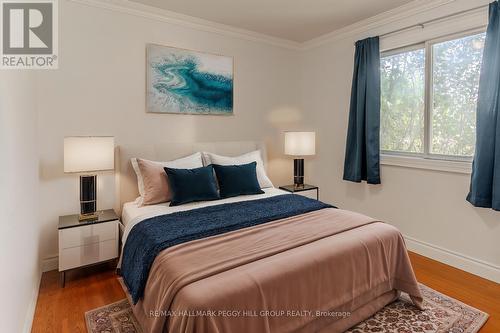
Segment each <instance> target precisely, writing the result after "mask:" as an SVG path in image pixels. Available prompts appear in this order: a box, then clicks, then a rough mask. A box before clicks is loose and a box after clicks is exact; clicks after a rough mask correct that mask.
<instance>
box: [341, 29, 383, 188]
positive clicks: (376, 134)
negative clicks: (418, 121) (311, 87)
mask: <svg viewBox="0 0 500 333" xmlns="http://www.w3.org/2000/svg"><path fill="white" fill-rule="evenodd" d="M344 180H349V181H353V182H358V183H359V182H361V181H362V180H366V181H367V182H368V184H380V47H379V38H378V37H371V38H367V39H364V40H360V41H357V42H356V52H355V56H354V74H353V78H352V91H351V107H350V110H349V128H348V132H347V143H346V152H345V162H344Z"/></svg>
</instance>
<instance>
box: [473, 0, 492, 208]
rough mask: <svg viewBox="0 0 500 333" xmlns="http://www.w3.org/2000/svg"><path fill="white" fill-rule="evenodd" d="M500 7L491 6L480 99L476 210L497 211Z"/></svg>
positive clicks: (476, 164) (477, 138)
mask: <svg viewBox="0 0 500 333" xmlns="http://www.w3.org/2000/svg"><path fill="white" fill-rule="evenodd" d="M499 12H500V7H499V3H498V2H497V1H495V2H493V3H491V4H490V12H489V24H488V30H487V31H486V43H485V45H484V53H483V64H482V66H481V79H480V81H479V99H478V103H477V124H476V153H475V155H474V162H473V164H472V177H471V184H470V192H469V195H468V196H467V201H469V202H470V203H471V204H473V205H474V206H476V207H487V208H493V209H495V210H500V111H499V108H500V100H499V94H500V17H499V14H500V13H499Z"/></svg>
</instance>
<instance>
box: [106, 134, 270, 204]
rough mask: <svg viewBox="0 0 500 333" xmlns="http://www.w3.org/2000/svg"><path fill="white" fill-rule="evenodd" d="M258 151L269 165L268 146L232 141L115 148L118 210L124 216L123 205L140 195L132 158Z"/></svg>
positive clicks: (170, 157) (175, 157)
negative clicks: (266, 148)
mask: <svg viewBox="0 0 500 333" xmlns="http://www.w3.org/2000/svg"><path fill="white" fill-rule="evenodd" d="M256 149H260V150H261V151H262V158H263V160H264V164H266V165H267V163H266V160H267V156H266V155H267V153H266V150H265V146H264V144H263V143H261V142H256V141H230V142H193V143H171V142H169V143H153V144H147V145H122V146H119V147H117V149H116V158H115V161H116V170H115V174H116V177H115V187H116V188H115V192H116V204H115V210H116V211H117V212H118V213H119V214H121V209H122V207H123V204H124V203H126V202H129V201H134V200H135V199H136V198H137V197H138V196H139V191H138V189H137V178H136V176H135V172H134V169H133V168H132V165H131V163H130V159H131V158H133V157H139V158H144V159H148V160H152V161H170V160H174V159H177V158H180V157H184V156H188V155H191V154H193V153H195V152H198V151H201V152H203V151H206V152H212V153H215V154H219V155H226V156H236V155H241V154H244V153H247V152H250V151H253V150H256Z"/></svg>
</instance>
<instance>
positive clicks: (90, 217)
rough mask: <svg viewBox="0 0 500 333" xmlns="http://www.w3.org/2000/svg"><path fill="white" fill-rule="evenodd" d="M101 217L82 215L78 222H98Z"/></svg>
mask: <svg viewBox="0 0 500 333" xmlns="http://www.w3.org/2000/svg"><path fill="white" fill-rule="evenodd" d="M98 219H99V216H98V215H97V213H90V214H80V215H79V216H78V221H91V220H98Z"/></svg>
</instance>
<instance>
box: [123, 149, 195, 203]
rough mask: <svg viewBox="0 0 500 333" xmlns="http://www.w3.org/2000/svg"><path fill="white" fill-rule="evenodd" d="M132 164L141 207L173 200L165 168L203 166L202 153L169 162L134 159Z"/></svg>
mask: <svg viewBox="0 0 500 333" xmlns="http://www.w3.org/2000/svg"><path fill="white" fill-rule="evenodd" d="M131 163H132V167H133V168H134V171H135V173H136V175H137V186H138V189H139V194H140V195H141V199H140V201H139V205H140V206H144V205H154V204H158V203H162V202H167V201H170V199H171V198H172V193H170V191H169V186H168V178H167V174H166V173H165V170H164V169H163V168H164V167H169V168H179V169H194V168H201V167H202V166H203V162H202V159H201V153H195V154H193V155H190V156H187V157H184V158H180V159H177V160H174V161H168V162H156V161H149V160H145V159H141V158H132V160H131Z"/></svg>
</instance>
